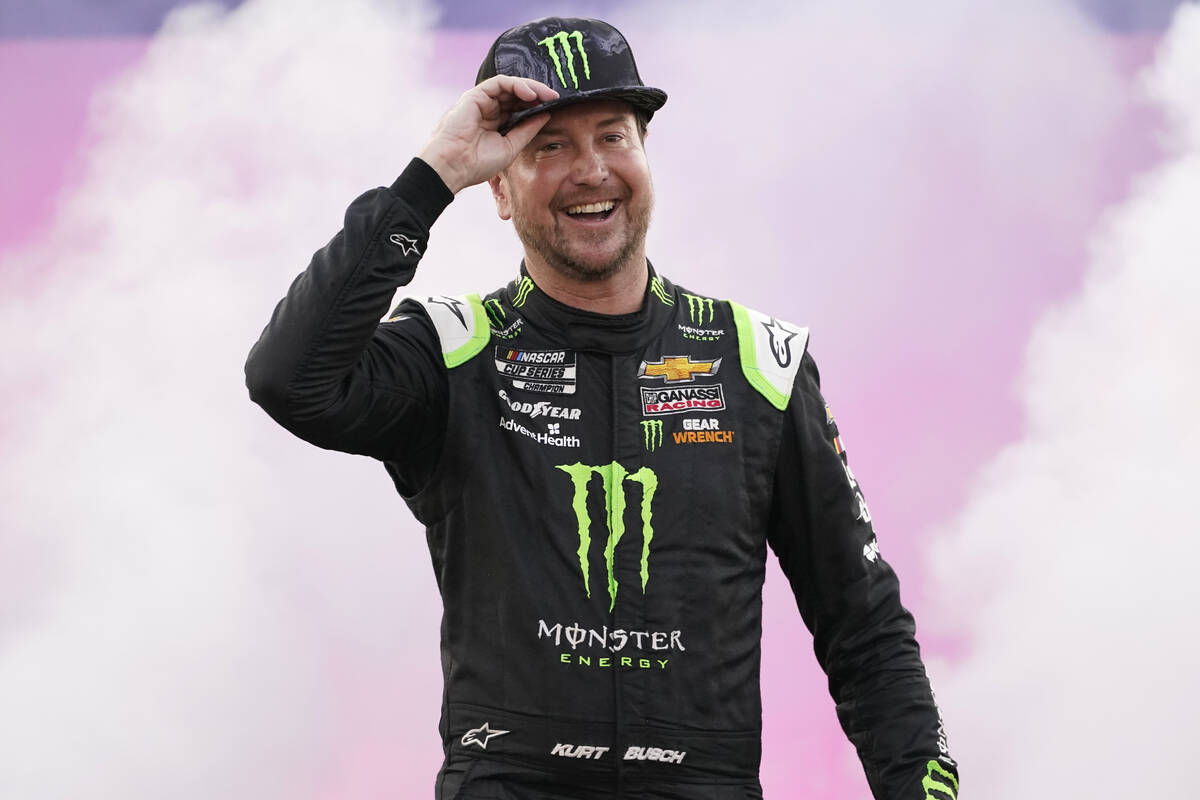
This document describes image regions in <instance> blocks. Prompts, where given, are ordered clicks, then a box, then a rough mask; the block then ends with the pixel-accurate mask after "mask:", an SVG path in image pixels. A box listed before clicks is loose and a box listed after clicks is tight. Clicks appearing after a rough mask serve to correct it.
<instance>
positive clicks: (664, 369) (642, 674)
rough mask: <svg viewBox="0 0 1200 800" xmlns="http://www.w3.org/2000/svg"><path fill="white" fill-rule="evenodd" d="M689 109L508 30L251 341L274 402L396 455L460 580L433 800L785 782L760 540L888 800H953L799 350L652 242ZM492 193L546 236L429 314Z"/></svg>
mask: <svg viewBox="0 0 1200 800" xmlns="http://www.w3.org/2000/svg"><path fill="white" fill-rule="evenodd" d="M665 101H666V95H665V94H664V93H663V92H662V91H660V90H658V89H653V88H649V87H646V86H644V85H643V84H642V81H641V78H640V76H639V75H638V72H637V68H636V65H635V63H634V60H633V55H632V53H631V52H630V50H629V47H628V44H627V43H626V41H625V39H624V38H623V37H622V36H621V34H620V33H619V32H617V31H616V30H615V29H614V28H612V27H611V26H609V25H607V24H606V23H603V22H600V21H597V20H583V19H558V18H547V19H541V20H537V21H535V22H531V23H528V24H526V25H522V26H518V27H516V28H513V29H511V30H509V31H507V32H505V33H504V34H502V35H501V36H500V37H499V39H497V41H496V43H495V44H494V45H493V47H492V50H491V51H490V52H489V53H488V56H487V58H486V59H485V61H484V64H483V66H482V68H481V69H480V73H479V78H478V82H477V85H476V87H475V88H474V89H472V90H470V91H468V92H466V93H465V94H464V95H463V96H462V98H461V99H460V100H459V102H458V103H457V104H456V105H455V106H454V107H453V108H452V109H450V110H449V111H448V112H447V113H446V115H445V116H444V117H443V118H442V120H441V122H440V123H439V124H438V125H437V127H436V129H435V131H434V133H433V135H432V137H431V138H430V140H429V142H428V144H427V145H426V147H425V149H424V150H423V151H422V153H421V156H420V158H417V159H414V160H413V161H412V163H411V164H410V165H409V166H408V167H407V168H406V169H405V171H404V173H403V174H402V175H401V176H400V177H399V178H398V179H397V180H396V182H395V183H393V184H392V186H391V187H390V188H387V189H377V190H375V191H372V192H368V193H367V194H365V195H363V196H362V197H360V198H358V200H356V201H355V202H354V203H353V205H351V206H350V209H349V211H348V212H347V214H346V220H345V227H344V229H343V230H342V232H341V233H339V234H338V235H337V236H336V237H334V239H333V240H332V241H331V242H330V243H329V244H328V245H327V246H326V247H325V248H324V249H322V250H320V251H318V252H317V253H316V255H315V256H314V258H313V261H312V263H311V265H310V266H309V268H308V270H307V271H306V272H305V273H303V274H302V275H301V276H300V277H299V278H298V279H297V280H296V282H295V283H294V284H293V285H292V287H291V290H290V291H289V293H288V295H287V297H286V298H285V299H284V300H283V301H282V302H281V303H280V305H279V306H278V308H277V309H276V311H275V314H274V316H273V317H272V319H271V322H270V324H269V325H268V326H267V328H266V330H265V331H264V333H263V335H262V338H261V339H260V341H259V342H258V344H257V345H256V346H255V348H254V350H253V351H252V352H251V355H250V359H249V361H248V363H247V370H246V372H247V381H248V385H249V386H250V390H251V395H252V396H253V398H254V399H255V401H256V402H258V403H260V404H261V405H262V406H263V407H264V408H265V409H266V410H267V411H268V412H269V413H270V414H271V415H272V416H273V417H274V418H275V419H276V420H278V421H279V422H280V423H281V424H283V425H284V426H286V427H287V428H288V429H289V430H291V431H293V432H294V433H296V434H297V435H298V436H301V437H303V438H305V439H307V440H308V441H310V442H313V443H315V444H318V445H320V446H322V447H329V448H336V449H339V450H345V451H348V452H352V453H362V454H366V455H370V456H374V457H375V458H378V459H380V460H381V461H383V462H384V464H385V466H386V467H387V469H388V471H389V473H390V474H391V476H392V478H393V479H394V481H395V484H396V487H397V489H398V490H399V492H400V493H401V495H403V497H404V499H405V500H406V502H407V503H408V505H409V507H410V508H411V509H412V511H413V513H414V514H415V515H416V517H417V518H418V519H419V520H421V522H423V523H424V524H425V525H426V526H427V529H428V544H429V549H430V553H431V555H432V557H433V563H434V568H435V571H436V575H437V580H438V586H439V589H440V591H441V594H442V599H443V605H444V616H443V623H442V664H443V671H444V677H445V695H444V700H443V713H442V724H441V734H442V740H443V743H444V747H445V752H446V759H445V763H444V764H443V767H442V770H441V772H440V773H439V776H438V780H437V788H436V796H437V797H438V798H443V799H444V800H450V798H459V799H462V800H482V799H483V798H493V799H495V798H521V799H524V798H576V799H577V798H609V797H621V798H662V799H665V798H687V799H688V800H697V799H698V798H699V799H700V800H703V799H704V798H711V799H712V800H725V799H727V798H728V799H732V798H739V800H742V799H743V798H750V797H761V796H762V794H761V788H760V785H759V781H758V768H759V758H760V749H761V748H760V732H761V713H760V712H761V709H760V700H759V687H758V668H759V639H760V634H761V624H760V610H761V590H762V583H763V575H764V570H765V559H766V550H767V545H768V543H769V544H770V546H771V547H772V548H773V549H774V551H775V553H776V555H777V556H778V558H779V560H780V564H781V565H782V567H783V570H784V572H785V573H786V574H787V576H788V579H789V580H790V581H791V584H792V588H793V590H794V592H795V595H796V600H797V603H798V605H799V609H800V612H801V614H802V616H803V618H804V620H805V622H806V624H807V625H808V626H809V628H810V629H811V630H812V631H813V633H814V641H815V647H816V653H817V657H818V659H819V661H820V663H821V665H822V667H823V668H824V669H825V670H826V672H827V673H828V676H829V686H830V691H831V693H832V694H833V697H834V698H835V700H836V701H837V712H838V715H839V717H840V719H841V722H842V725H843V727H844V729H845V731H846V733H847V735H848V736H849V737H850V739H851V740H852V741H853V742H854V744H855V746H856V747H857V748H858V752H859V754H860V756H861V758H862V762H863V765H864V768H865V770H866V774H867V779H868V782H869V783H870V785H871V789H872V791H873V792H874V794H875V796H876V797H879V798H897V799H899V800H921V799H922V798H925V799H926V800H930V799H932V800H947V799H949V800H953V798H954V797H955V794H956V792H957V785H958V784H957V771H956V768H955V764H954V762H953V761H952V760H951V759H950V756H949V754H948V752H947V748H946V744H945V738H944V734H943V732H942V730H941V722H940V719H939V716H938V711H937V708H936V705H935V703H934V701H933V697H932V694H931V692H930V689H929V684H928V681H927V680H926V677H925V672H924V668H923V666H922V664H921V660H920V656H919V653H918V649H917V645H916V642H915V641H914V639H913V623H912V618H911V617H910V616H909V614H908V612H906V611H905V610H904V609H903V607H902V606H901V605H900V601H899V594H898V586H897V582H896V578H895V575H894V573H893V572H892V570H891V568H890V567H888V566H887V564H886V563H885V562H884V561H883V560H882V558H881V557H880V555H879V549H878V547H877V546H876V543H875V537H874V534H873V532H872V529H871V524H870V520H871V518H870V513H869V511H868V510H867V505H866V502H865V500H864V499H863V496H862V493H861V491H860V490H859V487H858V483H857V481H856V480H855V478H854V475H853V473H852V472H851V471H850V468H849V466H848V465H847V463H846V457H845V453H844V452H843V449H842V446H841V443H840V440H839V438H838V432H837V427H836V425H835V423H834V421H833V417H832V415H831V414H830V413H829V411H828V408H827V407H826V405H825V402H824V400H823V399H822V398H821V395H820V391H819V388H818V376H817V370H816V367H815V365H814V364H813V361H812V359H811V357H810V356H809V355H808V354H807V352H806V348H805V345H806V342H807V331H806V330H805V329H803V328H800V327H797V326H794V325H791V324H789V323H786V322H783V321H781V320H778V319H775V318H774V317H770V316H767V315H764V314H760V313H758V312H755V311H751V310H749V309H746V308H743V307H741V306H739V305H737V304H736V303H732V302H726V301H718V300H714V299H712V298H708V297H705V296H703V295H700V294H697V293H694V292H690V291H687V290H684V289H682V288H680V287H679V286H677V285H675V284H673V283H672V282H670V281H668V280H667V279H666V278H665V277H663V276H662V275H659V274H658V273H657V272H656V271H654V270H653V268H652V267H651V265H650V264H649V262H648V261H647V260H646V255H645V237H646V229H647V226H648V224H649V218H650V209H651V205H652V195H653V191H652V187H651V182H650V173H649V168H648V164H647V160H646V152H645V148H644V146H643V139H644V136H645V124H646V123H647V122H648V121H649V119H650V118H651V116H652V115H653V114H654V112H655V111H657V110H658V109H659V108H661V107H662V105H663V104H664V103H665ZM485 181H486V182H487V183H488V184H489V186H490V188H491V191H492V194H493V196H494V198H495V201H496V207H497V210H498V212H499V214H500V216H501V217H502V218H504V219H512V221H513V224H514V227H515V228H516V230H517V233H518V235H519V236H520V238H521V242H522V244H523V245H524V250H525V259H524V263H523V268H522V270H521V272H520V274H519V276H518V277H517V278H516V279H515V280H514V281H512V282H511V283H509V284H507V285H505V286H504V287H502V288H501V289H499V290H497V291H494V292H492V293H491V294H489V295H486V296H485V297H483V298H480V297H478V296H476V295H468V296H464V297H426V298H418V299H413V300H407V301H405V302H403V303H401V304H400V306H399V307H398V308H397V309H396V310H395V311H394V312H393V313H392V314H391V315H390V317H389V318H388V319H387V320H386V321H385V322H383V323H382V324H380V323H378V322H377V321H378V319H379V318H380V317H381V316H382V315H383V314H384V313H385V312H386V310H387V306H388V303H389V300H390V298H391V297H392V294H393V292H394V290H395V288H396V287H397V286H401V285H404V284H405V283H407V282H408V281H409V279H410V278H411V277H412V275H413V273H414V270H415V269H416V266H417V262H418V261H419V259H420V258H421V256H422V255H423V254H424V253H425V250H426V247H427V246H428V243H429V229H430V227H431V226H432V225H433V223H434V221H435V220H436V218H437V217H438V215H439V214H440V212H441V211H442V210H443V209H444V208H445V207H446V205H447V204H449V203H450V201H451V200H452V198H453V196H454V194H455V193H457V192H458V191H460V190H461V189H464V188H466V187H468V186H471V185H473V184H477V183H482V182H485Z"/></svg>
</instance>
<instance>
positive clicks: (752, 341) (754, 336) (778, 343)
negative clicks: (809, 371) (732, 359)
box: [729, 300, 808, 411]
mask: <svg viewBox="0 0 1200 800" xmlns="http://www.w3.org/2000/svg"><path fill="white" fill-rule="evenodd" d="M729 307H730V308H731V309H732V310H733V322H734V325H735V326H736V327H737V336H738V355H739V356H740V360H741V362H742V372H744V373H745V375H746V380H748V381H749V382H750V385H751V386H753V387H754V388H755V389H757V390H758V391H759V392H761V393H762V395H763V397H765V398H767V400H769V401H770V402H771V405H773V406H775V407H776V408H778V409H779V410H780V411H783V410H784V409H785V408H787V405H788V400H789V399H790V398H791V396H792V383H793V382H794V381H795V380H796V373H797V372H799V371H800V359H801V357H803V355H804V349H805V348H806V347H807V346H808V328H801V327H800V326H798V325H792V324H790V323H787V322H781V321H780V320H777V319H775V318H774V317H769V316H767V315H766V314H762V313H760V312H758V311H754V310H752V309H749V308H746V307H745V306H742V305H739V304H737V303H735V302H733V301H732V300H731V301H730V302H729Z"/></svg>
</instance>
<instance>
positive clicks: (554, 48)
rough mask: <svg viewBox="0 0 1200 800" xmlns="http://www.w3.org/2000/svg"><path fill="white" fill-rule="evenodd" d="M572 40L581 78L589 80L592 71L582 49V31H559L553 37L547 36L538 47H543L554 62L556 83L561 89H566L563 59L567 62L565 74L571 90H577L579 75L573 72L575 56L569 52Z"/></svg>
mask: <svg viewBox="0 0 1200 800" xmlns="http://www.w3.org/2000/svg"><path fill="white" fill-rule="evenodd" d="M572 40H574V42H575V48H577V50H578V52H579V60H580V61H581V62H582V66H583V77H584V78H585V79H587V80H591V77H592V70H591V68H590V67H588V57H587V50H585V49H584V48H583V32H582V31H571V32H570V33H567V32H566V31H559V32H558V33H556V34H554V35H553V36H547V37H546V38H545V39H542V40H541V41H540V42H538V45H540V46H542V47H545V48H546V50H547V51H548V52H549V53H550V60H551V61H553V62H554V70H555V72H557V73H558V82H559V83H561V84H562V86H563V88H564V89H566V88H567V79H566V78H565V77H564V76H563V59H564V58H565V59H566V62H567V74H568V75H570V76H571V88H573V89H578V88H579V75H578V74H576V72H575V55H574V53H572V52H571V49H572V48H571V41H572ZM559 49H561V50H562V53H563V57H562V58H560V57H559V54H558V51H559Z"/></svg>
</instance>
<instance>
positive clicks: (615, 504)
mask: <svg viewBox="0 0 1200 800" xmlns="http://www.w3.org/2000/svg"><path fill="white" fill-rule="evenodd" d="M557 469H561V470H562V471H563V472H565V473H567V474H568V475H570V476H571V484H572V486H573V487H574V490H575V491H574V495H573V497H572V500H571V507H572V508H573V509H574V510H575V519H576V521H578V523H579V550H578V551H577V552H578V555H579V569H580V571H581V572H582V573H583V588H584V591H586V592H587V596H588V597H589V598H590V597H591V596H592V584H591V576H590V570H589V568H588V552H589V551H590V550H591V546H592V536H591V529H592V519H591V515H590V514H588V509H587V497H588V483H589V482H590V481H591V478H592V475H593V474H595V475H599V476H600V479H601V480H602V481H603V482H604V508H605V512H606V513H605V520H606V522H607V523H608V543H607V544H606V545H605V546H604V563H605V566H606V567H607V570H608V597H609V604H608V610H609V611H612V610H613V609H614V608H615V607H616V605H617V588H618V585H617V578H616V573H615V571H614V569H613V559H614V557H615V555H616V552H617V545H618V544H619V543H620V541H621V538H622V537H623V536H624V535H625V505H626V500H625V484H626V483H638V484H641V486H642V504H641V509H640V510H641V518H642V560H641V575H642V594H645V593H646V584H647V583H649V582H650V540H651V539H653V538H654V526H653V524H652V522H651V517H652V511H653V510H652V508H651V504H652V503H653V502H654V492H655V490H657V489H658V476H657V475H655V474H654V471H653V470H651V469H650V468H649V467H642V468H641V469H639V470H638V471H637V472H632V473H631V472H628V471H627V470H626V469H625V468H624V467H622V466H621V465H620V464H618V463H617V462H615V461H614V462H612V463H611V464H608V465H606V466H602V467H592V466H588V465H587V464H579V463H575V464H561V465H558V466H557Z"/></svg>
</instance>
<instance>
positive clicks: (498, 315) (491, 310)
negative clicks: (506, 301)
mask: <svg viewBox="0 0 1200 800" xmlns="http://www.w3.org/2000/svg"><path fill="white" fill-rule="evenodd" d="M483 306H484V308H486V309H487V313H488V316H489V317H491V318H492V322H493V323H494V324H495V326H496V327H497V328H502V327H504V318H505V316H506V314H505V313H504V307H503V306H501V305H500V301H499V300H497V299H496V298H494V297H493V298H492V299H491V300H488V301H487V302H485V303H484V304H483Z"/></svg>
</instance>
